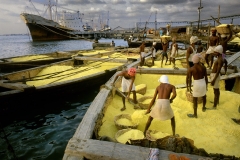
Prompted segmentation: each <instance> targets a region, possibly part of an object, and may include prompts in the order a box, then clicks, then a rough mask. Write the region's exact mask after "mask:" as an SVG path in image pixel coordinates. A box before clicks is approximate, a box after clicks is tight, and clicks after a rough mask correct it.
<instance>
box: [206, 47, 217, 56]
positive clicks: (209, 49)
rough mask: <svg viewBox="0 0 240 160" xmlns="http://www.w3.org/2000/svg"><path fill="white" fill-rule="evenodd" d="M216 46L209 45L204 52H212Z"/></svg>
mask: <svg viewBox="0 0 240 160" xmlns="http://www.w3.org/2000/svg"><path fill="white" fill-rule="evenodd" d="M215 47H216V46H209V48H208V50H207V52H206V54H211V53H214V49H215Z"/></svg>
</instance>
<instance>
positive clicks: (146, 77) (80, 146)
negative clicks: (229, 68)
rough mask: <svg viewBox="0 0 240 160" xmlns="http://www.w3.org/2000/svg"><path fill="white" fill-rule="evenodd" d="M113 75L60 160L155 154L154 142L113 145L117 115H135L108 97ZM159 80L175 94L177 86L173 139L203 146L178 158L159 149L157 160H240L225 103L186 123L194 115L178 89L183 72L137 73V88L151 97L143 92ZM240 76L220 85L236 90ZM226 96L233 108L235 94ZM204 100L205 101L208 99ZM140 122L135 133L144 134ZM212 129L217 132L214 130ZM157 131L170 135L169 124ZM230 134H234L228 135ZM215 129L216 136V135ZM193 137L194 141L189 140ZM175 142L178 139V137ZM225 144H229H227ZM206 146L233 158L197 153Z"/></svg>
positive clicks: (117, 98) (117, 158)
mask: <svg viewBox="0 0 240 160" xmlns="http://www.w3.org/2000/svg"><path fill="white" fill-rule="evenodd" d="M138 63H139V61H136V62H134V63H132V64H131V65H129V66H128V67H132V66H134V67H136V66H137V65H138ZM116 74H118V73H116ZM116 74H115V75H114V76H113V77H112V78H110V79H109V81H108V82H107V83H106V84H105V86H107V87H101V90H100V92H99V93H98V95H97V96H96V97H95V99H94V101H93V102H92V104H91V105H90V107H89V109H88V111H87V112H86V114H85V116H84V118H83V119H82V121H81V123H80V124H79V126H78V128H77V129H76V132H75V133H74V135H73V137H72V138H71V139H70V140H69V142H68V144H67V147H66V149H65V153H64V157H63V160H71V159H81V160H83V159H89V160H95V159H98V160H107V159H111V160H128V159H133V160H135V159H136V160H146V159H148V156H149V155H150V151H151V149H150V148H154V145H153V144H154V142H152V141H150V140H148V141H147V142H146V139H144V140H143V141H141V140H136V141H135V143H134V145H129V144H128V145H126V144H121V143H117V141H116V140H115V137H114V135H115V134H113V132H115V133H116V132H117V131H118V130H117V127H115V124H114V116H116V114H115V113H116V112H118V113H119V114H121V113H125V114H132V113H133V112H134V111H135V110H134V109H133V105H131V104H130V103H127V102H126V103H127V104H126V107H127V109H126V110H125V111H123V112H121V111H120V108H121V107H122V102H121V97H120V96H117V95H115V96H114V95H113V94H112V87H111V84H112V82H113V80H114V77H115V76H116ZM162 74H168V75H169V79H170V82H171V83H172V84H174V85H175V86H176V88H178V87H177V86H180V87H179V88H178V89H177V94H178V96H177V97H178V98H177V99H176V100H177V102H176V103H173V104H172V108H173V110H174V112H176V113H175V119H176V123H177V124H178V126H177V130H176V133H177V134H180V135H181V137H183V136H185V137H190V138H191V139H193V140H194V145H196V146H198V145H200V144H202V145H201V147H199V148H195V149H197V150H199V152H196V153H198V154H196V153H195V154H192V152H190V153H188V152H186V153H176V152H173V151H168V150H164V149H160V151H159V155H158V157H159V159H168V155H169V154H171V153H172V154H176V155H178V156H182V155H183V156H186V157H188V158H189V159H191V160H198V159H199V158H204V159H206V158H211V159H220V157H219V155H221V156H222V157H224V158H227V157H239V156H240V155H239V149H240V148H239V146H238V145H235V144H236V143H238V142H237V141H239V133H240V129H239V127H238V126H236V125H237V124H235V123H234V122H232V121H231V118H232V117H231V116H232V115H235V113H233V112H234V111H233V110H231V109H230V106H228V107H225V102H220V105H219V107H218V108H219V109H218V110H215V111H211V110H210V111H206V112H200V111H199V113H198V114H199V117H198V119H196V120H195V119H190V118H186V117H187V116H186V110H187V111H189V110H190V111H191V112H193V111H192V104H191V103H189V102H188V101H187V100H186V99H187V98H186V95H185V89H183V88H182V87H183V85H181V83H185V76H186V69H185V68H179V69H178V70H175V69H171V68H141V69H137V75H136V80H135V84H141V83H145V84H147V90H148V91H150V92H148V91H147V92H146V93H145V95H149V94H151V95H153V93H154V90H155V87H156V86H157V85H159V82H157V80H158V78H159V76H160V75H162ZM231 76H232V77H231ZM239 76H240V74H239V72H238V73H232V74H229V75H228V76H221V79H222V80H224V79H229V78H234V77H235V78H236V77H237V79H238V80H237V81H236V82H235V83H236V84H235V86H240V84H239V83H240V81H239V80H240V78H239ZM118 84H119V83H118ZM208 90H209V91H208V93H209V94H208V95H207V97H212V94H213V91H212V90H210V89H208ZM211 91H212V92H211ZM210 92H211V93H210ZM235 92H238V93H240V88H239V87H238V91H235ZM226 94H229V95H228V97H232V98H233V99H235V98H236V99H238V100H237V101H238V102H236V103H234V104H235V105H238V104H240V101H239V98H237V97H239V94H237V93H233V92H231V93H229V92H227V91H221V95H224V96H225V95H226ZM145 95H144V96H145ZM138 96H139V97H140V95H139V94H137V97H138ZM207 100H208V101H209V99H207ZM178 102H179V103H178ZM119 104H120V105H119ZM179 105H181V106H179ZM232 105H233V104H232ZM237 107H238V106H237ZM200 108H201V107H200ZM176 110H177V111H176ZM236 110H237V108H236ZM210 112H214V113H210ZM226 112H227V113H228V114H227V115H226V114H224V116H223V113H226ZM180 113H181V114H180ZM236 113H237V112H236ZM204 114H211V115H212V114H214V115H218V116H219V115H220V116H221V118H219V119H218V118H217V120H213V119H211V118H212V117H211V116H210V115H209V116H208V115H206V116H204ZM229 116H230V117H229ZM215 118H216V117H215ZM222 119H223V120H222ZM228 119H230V120H228ZM143 121H144V122H143V123H144V124H143V125H140V124H139V126H138V129H139V130H142V129H143V127H144V126H145V124H146V121H147V119H146V118H145V117H144V120H143ZM223 121H224V123H227V126H228V128H222V126H221V125H219V124H218V122H223ZM183 122H184V123H183ZM153 123H155V122H152V125H154V124H153ZM189 123H194V124H195V125H194V126H195V127H193V128H191V127H189V126H186V125H188V124H189ZM205 123H206V124H205ZM196 125H197V126H198V127H197V128H200V127H201V128H202V129H201V130H200V131H201V132H200V133H198V132H194V131H195V130H196ZM216 125H217V128H218V129H216ZM156 126H159V127H157V129H158V130H159V129H160V131H164V132H169V133H171V129H170V122H167V125H166V123H163V122H160V123H157V125H156V124H155V125H154V127H156ZM225 126H226V125H225ZM230 126H231V127H230ZM180 128H182V129H181V132H180V131H179V130H180ZM205 128H207V130H205ZM209 128H212V129H211V131H210V130H209ZM230 128H231V129H233V130H230ZM215 129H216V131H214V130H215ZM103 130H105V132H102V131H103ZM198 131H199V130H198ZM215 132H216V133H215ZM219 132H220V134H221V133H222V132H224V133H223V136H221V135H222V134H221V135H218V134H219ZM225 132H227V133H225ZM230 132H231V133H230ZM216 134H217V135H218V136H220V138H218V136H217V135H216ZM193 135H194V136H195V137H196V138H192V136H193ZM204 135H206V137H208V136H210V137H211V138H212V139H209V141H206V139H201V137H204ZM226 136H230V137H232V139H231V140H229V139H228V140H229V141H228V140H226V141H225V140H224V141H222V142H223V143H220V142H219V141H221V139H222V138H226ZM170 137H171V136H170ZM176 138H178V137H177V136H176ZM236 140H237V141H236ZM227 141H228V143H230V144H228V143H227ZM131 142H134V141H131ZM144 142H146V143H144ZM159 142H160V141H159ZM201 142H203V143H201ZM151 144H152V145H151ZM143 145H145V147H143ZM210 145H215V148H216V149H215V151H216V153H221V151H222V150H223V149H222V148H224V149H228V148H230V150H231V151H232V152H231V153H229V154H226V153H222V154H214V153H211V152H212V151H208V153H207V152H204V153H203V152H201V153H200V150H201V151H204V150H203V149H200V148H205V147H206V148H207V149H208V146H210ZM146 146H147V147H146ZM196 146H195V147H196ZM219 146H221V147H219ZM155 147H156V145H155ZM219 150H221V151H219ZM209 152H210V154H209ZM233 153H234V154H233ZM224 154H225V155H224ZM228 155H229V156H228Z"/></svg>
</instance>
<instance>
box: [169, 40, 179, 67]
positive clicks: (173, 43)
mask: <svg viewBox="0 0 240 160" xmlns="http://www.w3.org/2000/svg"><path fill="white" fill-rule="evenodd" d="M173 46H174V47H176V53H177V55H178V44H177V43H176V40H175V39H173V42H172V44H171V46H170V51H172V47H173ZM171 62H172V63H173V67H174V68H176V67H175V58H173V57H170V64H169V65H171Z"/></svg>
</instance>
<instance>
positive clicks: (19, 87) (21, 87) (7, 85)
mask: <svg viewBox="0 0 240 160" xmlns="http://www.w3.org/2000/svg"><path fill="white" fill-rule="evenodd" d="M4 81H5V80H3V81H0V86H1V87H3V88H8V89H13V90H20V91H26V90H35V89H36V88H35V87H34V86H28V85H26V84H21V83H4Z"/></svg>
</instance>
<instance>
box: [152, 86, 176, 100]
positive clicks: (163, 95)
mask: <svg viewBox="0 0 240 160" xmlns="http://www.w3.org/2000/svg"><path fill="white" fill-rule="evenodd" d="M156 92H157V94H158V99H169V98H170V95H171V93H173V95H176V88H175V86H173V85H171V84H168V83H161V84H160V85H159V86H158V87H157V88H156Z"/></svg>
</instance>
